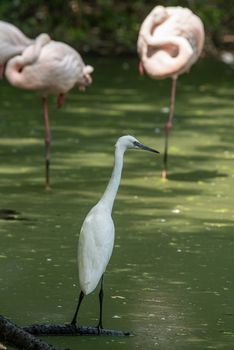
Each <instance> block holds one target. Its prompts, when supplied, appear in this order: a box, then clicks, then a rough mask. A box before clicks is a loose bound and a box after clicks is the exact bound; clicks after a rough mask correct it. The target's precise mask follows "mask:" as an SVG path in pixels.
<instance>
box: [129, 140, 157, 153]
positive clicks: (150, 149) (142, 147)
mask: <svg viewBox="0 0 234 350" xmlns="http://www.w3.org/2000/svg"><path fill="white" fill-rule="evenodd" d="M133 143H134V145H135V146H137V147H138V148H141V149H144V150H145V151H149V152H153V153H160V152H158V151H156V150H155V149H153V148H150V147H147V146H145V145H143V144H142V143H140V142H137V141H135V142H133Z"/></svg>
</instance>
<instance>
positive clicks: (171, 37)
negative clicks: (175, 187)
mask: <svg viewBox="0 0 234 350" xmlns="http://www.w3.org/2000/svg"><path fill="white" fill-rule="evenodd" d="M204 39H205V34H204V27H203V23H202V21H201V20H200V18H199V17H198V16H196V15H195V14H193V13H192V11H190V10H189V9H187V8H183V7H179V6H178V7H163V6H156V7H155V8H154V9H153V10H152V11H151V12H150V13H149V15H148V16H147V17H146V18H145V20H144V21H143V23H142V25H141V28H140V31H139V37H138V42H137V49H138V53H139V56H140V60H141V61H140V64H139V71H140V73H141V74H144V72H146V73H147V74H148V75H149V76H150V77H151V78H153V79H164V78H167V77H171V78H172V88H171V98H170V111H169V118H168V120H167V122H166V124H165V149H164V158H163V164H164V166H163V171H162V177H163V178H167V158H168V139H169V133H170V130H171V129H172V125H173V115H174V106H175V95H176V81H177V78H178V76H179V75H180V74H183V73H185V72H188V71H189V69H190V68H191V66H192V65H193V64H194V63H195V62H196V61H197V59H198V57H199V56H200V54H201V51H202V48H203V45H204Z"/></svg>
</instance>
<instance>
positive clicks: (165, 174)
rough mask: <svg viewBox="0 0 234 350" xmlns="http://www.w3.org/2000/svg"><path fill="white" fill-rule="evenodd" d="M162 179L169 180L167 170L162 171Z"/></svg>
mask: <svg viewBox="0 0 234 350" xmlns="http://www.w3.org/2000/svg"><path fill="white" fill-rule="evenodd" d="M162 179H163V180H167V170H165V169H163V171H162Z"/></svg>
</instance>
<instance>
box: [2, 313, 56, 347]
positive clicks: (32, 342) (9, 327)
mask: <svg viewBox="0 0 234 350" xmlns="http://www.w3.org/2000/svg"><path fill="white" fill-rule="evenodd" d="M0 341H1V342H3V343H4V344H9V345H11V346H14V347H16V348H18V349H27V350H58V348H56V347H53V346H50V345H49V344H47V343H46V342H44V341H42V340H40V339H38V338H36V337H34V336H33V335H32V334H29V333H28V332H26V331H25V330H23V329H22V328H20V327H18V326H16V325H15V324H14V323H12V322H10V321H9V320H7V319H6V318H5V317H3V316H1V315H0Z"/></svg>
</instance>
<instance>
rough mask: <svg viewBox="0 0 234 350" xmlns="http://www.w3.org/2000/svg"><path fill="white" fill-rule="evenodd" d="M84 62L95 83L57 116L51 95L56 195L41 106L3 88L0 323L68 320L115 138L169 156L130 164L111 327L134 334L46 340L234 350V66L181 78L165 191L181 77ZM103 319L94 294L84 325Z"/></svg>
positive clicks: (122, 62) (197, 69) (112, 283)
mask: <svg viewBox="0 0 234 350" xmlns="http://www.w3.org/2000/svg"><path fill="white" fill-rule="evenodd" d="M86 61H87V63H90V64H93V65H94V66H95V72H94V74H93V78H94V82H93V85H92V86H91V87H90V88H88V89H87V90H86V92H85V93H80V92H78V91H76V90H74V89H73V90H72V91H71V92H70V93H69V94H68V95H67V97H66V103H65V106H64V108H62V109H60V110H57V109H56V105H55V97H51V98H50V119H51V127H52V135H53V140H52V142H53V144H52V166H51V184H52V190H51V191H46V190H45V189H44V141H43V137H44V127H43V119H42V110H41V101H40V98H39V96H37V94H35V93H33V92H29V91H22V90H17V89H14V88H12V87H11V86H9V85H8V83H7V82H6V81H4V82H1V87H0V92H1V94H0V98H1V116H0V241H1V245H0V301H1V304H0V305H1V309H0V314H2V315H4V316H5V317H7V318H9V319H10V320H12V321H13V322H15V323H16V324H18V325H26V324H31V323H36V322H37V323H64V322H69V321H70V320H71V318H72V316H73V313H74V310H75V306H76V302H77V298H78V294H79V286H78V271H77V262H76V261H77V257H76V252H77V241H78V235H79V231H80V227H81V225H82V222H83V219H84V217H85V215H86V213H87V212H88V210H89V209H90V208H91V207H92V206H93V205H94V204H95V203H96V202H97V201H98V199H99V198H100V196H101V194H102V193H103V191H104V189H105V186H106V184H107V181H108V179H109V176H110V174H111V171H112V165H113V155H114V143H115V142H116V139H117V138H118V137H119V136H122V135H124V134H131V135H133V136H135V137H137V138H138V139H139V140H140V141H141V142H143V143H144V144H146V145H148V146H150V147H153V148H156V149H157V150H159V151H160V152H161V155H159V156H155V155H154V154H153V153H146V152H141V151H128V152H127V153H126V155H125V164H124V170H123V174H122V181H121V186H120V188H119V192H118V195H117V198H116V202H115V205H114V210H113V219H114V222H115V227H116V241H115V248H114V251H113V255H112V258H111V260H110V263H109V265H108V268H107V271H106V277H105V285H104V287H105V299H104V326H105V328H112V329H120V330H129V331H130V332H131V333H132V334H133V336H131V337H125V338H114V337H57V338H55V337H50V338H49V337H46V338H45V340H46V341H48V342H49V343H50V344H54V345H56V346H59V347H63V348H65V347H66V348H68V347H69V348H70V349H72V350H76V349H80V350H83V349H86V350H92V349H95V350H97V349H102V350H105V349H112V350H115V349H122V350H133V349H146V350H147V349H149V350H150V349H160V350H174V349H176V350H193V349H194V350H195V349H199V350H200V349H201V350H204V349H223V350H228V349H233V348H234V295H233V289H234V272H233V262H234V212H233V202H234V201H233V197H234V142H233V141H234V132H233V129H234V118H233V110H234V86H233V78H234V69H233V68H232V67H230V66H227V65H225V64H223V63H220V62H214V61H205V60H203V61H202V60H201V61H200V62H198V63H197V64H196V66H194V67H193V68H192V70H191V72H190V73H189V74H185V75H183V76H181V77H180V78H179V81H178V90H177V100H176V111H175V112H176V117H175V123H174V129H173V131H172V134H171V140H170V156H169V180H168V181H163V180H162V179H161V170H162V158H163V157H162V153H163V147H164V133H163V128H164V123H165V121H166V118H167V107H168V102H169V93H170V83H171V82H170V80H169V79H168V80H164V81H153V80H150V79H149V78H147V77H139V75H138V72H137V60H136V59H133V58H116V59H107V58H105V59H103V58H92V59H91V60H88V59H86ZM3 209H10V210H13V211H15V212H17V213H18V214H14V215H13V216H11V215H6V212H4V211H3ZM10 219H11V220H10ZM97 319H98V291H97V290H96V291H95V293H92V294H91V295H89V296H88V297H87V298H85V301H84V303H83V305H82V307H81V310H80V318H79V321H80V324H82V325H90V326H91V325H93V326H94V325H96V323H97Z"/></svg>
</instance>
